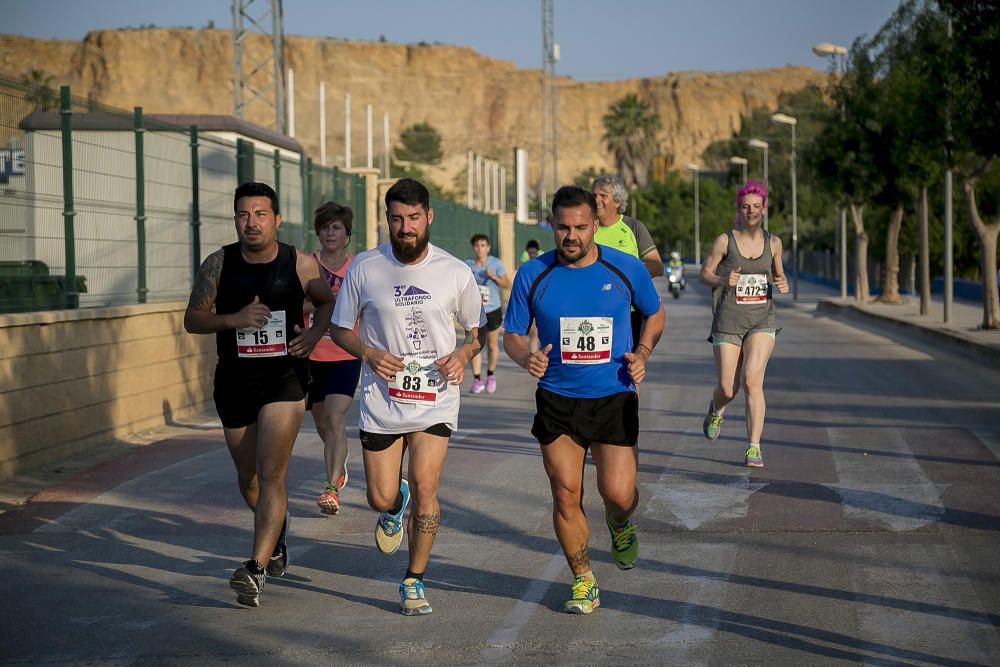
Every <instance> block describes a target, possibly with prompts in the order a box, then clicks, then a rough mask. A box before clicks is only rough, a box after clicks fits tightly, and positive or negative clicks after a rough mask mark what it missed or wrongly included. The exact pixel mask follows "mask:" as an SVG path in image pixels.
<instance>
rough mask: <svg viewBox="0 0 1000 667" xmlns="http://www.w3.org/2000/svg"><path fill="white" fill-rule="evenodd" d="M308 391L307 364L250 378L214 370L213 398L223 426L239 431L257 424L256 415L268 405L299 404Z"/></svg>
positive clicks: (217, 369)
mask: <svg viewBox="0 0 1000 667" xmlns="http://www.w3.org/2000/svg"><path fill="white" fill-rule="evenodd" d="M308 389H309V367H308V366H307V365H306V364H296V365H295V366H290V367H287V368H284V369H282V370H280V371H278V372H276V373H266V374H259V375H254V376H249V377H248V376H245V375H243V374H239V373H229V372H226V371H224V370H222V369H219V368H216V369H215V392H214V394H213V398H214V399H215V409H216V411H217V412H218V413H219V419H220V420H221V421H222V425H223V427H225V428H242V427H244V426H249V425H250V424H254V423H256V421H257V414H258V413H259V412H260V409H261V408H262V407H264V406H265V405H267V404H268V403H281V402H284V401H291V402H295V401H301V400H302V399H303V398H305V396H306V391H307V390H308ZM303 408H304V406H303Z"/></svg>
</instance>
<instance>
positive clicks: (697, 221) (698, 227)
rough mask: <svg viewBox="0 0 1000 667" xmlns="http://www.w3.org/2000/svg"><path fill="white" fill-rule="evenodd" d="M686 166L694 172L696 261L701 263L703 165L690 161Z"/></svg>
mask: <svg viewBox="0 0 1000 667" xmlns="http://www.w3.org/2000/svg"><path fill="white" fill-rule="evenodd" d="M686 168H687V170H688V171H693V172H694V263H695V264H701V220H700V218H699V216H700V215H701V212H700V211H699V209H700V208H701V200H700V198H699V196H698V175H699V173H700V172H701V167H699V166H698V165H696V164H694V163H693V162H688V163H687V165H686Z"/></svg>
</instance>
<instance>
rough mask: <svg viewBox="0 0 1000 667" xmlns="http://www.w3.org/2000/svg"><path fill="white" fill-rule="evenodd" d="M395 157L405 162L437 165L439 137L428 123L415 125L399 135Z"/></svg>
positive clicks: (438, 160) (439, 155) (439, 148)
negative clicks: (398, 144)
mask: <svg viewBox="0 0 1000 667" xmlns="http://www.w3.org/2000/svg"><path fill="white" fill-rule="evenodd" d="M399 142H400V146H398V147H397V148H396V151H395V152H396V157H397V158H398V159H400V160H403V161H405V162H419V163H421V164H437V163H439V162H440V161H441V155H442V153H441V135H440V134H438V131H437V130H435V129H434V127H433V126H431V125H430V124H429V123H416V124H414V125H411V126H410V127H408V128H406V129H405V130H403V131H402V132H401V133H400V134H399Z"/></svg>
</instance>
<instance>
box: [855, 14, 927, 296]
mask: <svg viewBox="0 0 1000 667" xmlns="http://www.w3.org/2000/svg"><path fill="white" fill-rule="evenodd" d="M944 38H945V34H944V23H943V17H942V15H941V13H940V12H938V11H937V10H935V9H934V7H933V6H932V5H931V4H930V2H929V1H928V0H906V1H905V2H902V3H901V4H900V6H899V7H898V8H897V10H896V11H895V12H894V13H893V15H892V16H891V17H890V19H889V20H888V21H887V22H886V24H885V26H883V27H882V29H881V30H880V31H879V32H878V34H877V35H876V36H875V38H874V40H873V42H872V46H873V48H874V49H875V50H877V51H879V55H878V57H877V60H876V63H877V70H876V71H877V77H878V78H879V79H880V87H881V88H883V89H884V90H883V93H884V98H883V99H884V103H883V104H881V105H879V107H878V109H877V112H878V115H879V116H880V117H881V118H882V121H883V127H884V128H885V132H884V133H883V138H884V139H887V140H888V145H887V146H886V148H887V149H888V152H887V153H886V154H884V155H883V158H885V162H886V164H885V165H884V167H883V173H884V175H885V177H886V183H885V187H884V188H883V191H882V193H881V195H880V196H879V198H878V199H879V200H880V201H881V202H882V203H884V204H885V205H886V206H888V207H889V208H890V210H891V211H892V212H891V214H890V217H889V227H888V229H887V233H886V244H885V279H884V281H883V286H882V295H881V296H880V297H879V299H880V300H881V301H883V302H886V303H898V302H899V301H900V297H899V279H898V274H899V252H898V241H899V232H900V227H901V225H902V219H903V212H904V207H906V208H908V207H909V204H910V202H911V201H912V200H914V199H916V200H917V201H918V205H917V208H918V213H919V217H920V230H921V232H920V247H921V312H924V313H926V312H928V311H929V300H930V276H929V268H930V266H929V264H930V263H929V257H928V248H929V240H928V236H927V231H928V230H927V228H928V225H927V205H926V202H927V188H928V186H929V185H930V184H932V183H934V182H936V181H937V179H938V177H939V175H940V173H941V171H942V169H943V166H944V164H943V163H944V151H943V150H941V148H942V144H943V141H942V139H943V137H944V115H943V113H942V105H940V104H935V103H933V102H932V100H940V99H942V98H943V94H944V90H943V88H942V87H941V86H940V76H939V75H938V71H937V69H938V68H937V61H938V60H939V58H938V57H937V54H938V53H939V52H940V50H941V44H942V43H943V41H944ZM886 133H888V136H887V135H886Z"/></svg>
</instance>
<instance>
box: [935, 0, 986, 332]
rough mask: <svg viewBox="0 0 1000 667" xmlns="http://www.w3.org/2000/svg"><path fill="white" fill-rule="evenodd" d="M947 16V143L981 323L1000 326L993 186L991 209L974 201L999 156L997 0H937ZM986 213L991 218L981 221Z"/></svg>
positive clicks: (984, 326) (944, 70)
mask: <svg viewBox="0 0 1000 667" xmlns="http://www.w3.org/2000/svg"><path fill="white" fill-rule="evenodd" d="M939 4H940V5H941V7H942V9H943V10H944V12H945V14H946V15H947V16H948V17H949V18H950V19H951V22H952V27H953V33H952V36H951V38H950V39H948V40H947V48H946V49H945V58H944V62H945V64H946V66H945V68H944V69H943V72H944V79H945V87H946V91H947V92H946V103H947V108H948V120H949V128H948V137H947V141H948V149H949V158H950V160H951V163H952V164H954V166H955V168H956V171H957V173H958V176H959V179H960V180H961V183H962V191H963V193H964V195H965V203H966V208H967V210H968V214H969V222H970V223H971V225H972V227H973V228H974V229H975V231H976V236H977V237H978V238H979V251H980V276H981V278H982V281H983V324H982V327H983V328H984V329H1000V296H998V290H997V237H998V235H1000V210H998V207H997V202H996V197H995V190H993V191H989V190H988V191H987V192H988V193H989V194H990V195H993V196H992V197H991V198H988V199H987V202H985V203H989V204H990V205H991V206H990V207H991V208H992V209H993V210H992V211H989V210H986V209H985V208H982V207H981V206H980V204H981V203H984V202H981V201H980V199H979V197H978V193H979V188H980V186H981V185H986V184H991V185H993V186H994V187H995V186H996V183H997V180H998V179H997V175H996V171H997V170H996V162H997V157H998V156H1000V127H998V126H997V124H998V120H997V119H998V118H1000V91H998V86H997V85H996V80H995V79H996V76H997V72H1000V3H998V2H997V0H939ZM984 215H985V216H986V217H991V216H992V218H993V220H992V221H991V222H987V221H986V220H984Z"/></svg>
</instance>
